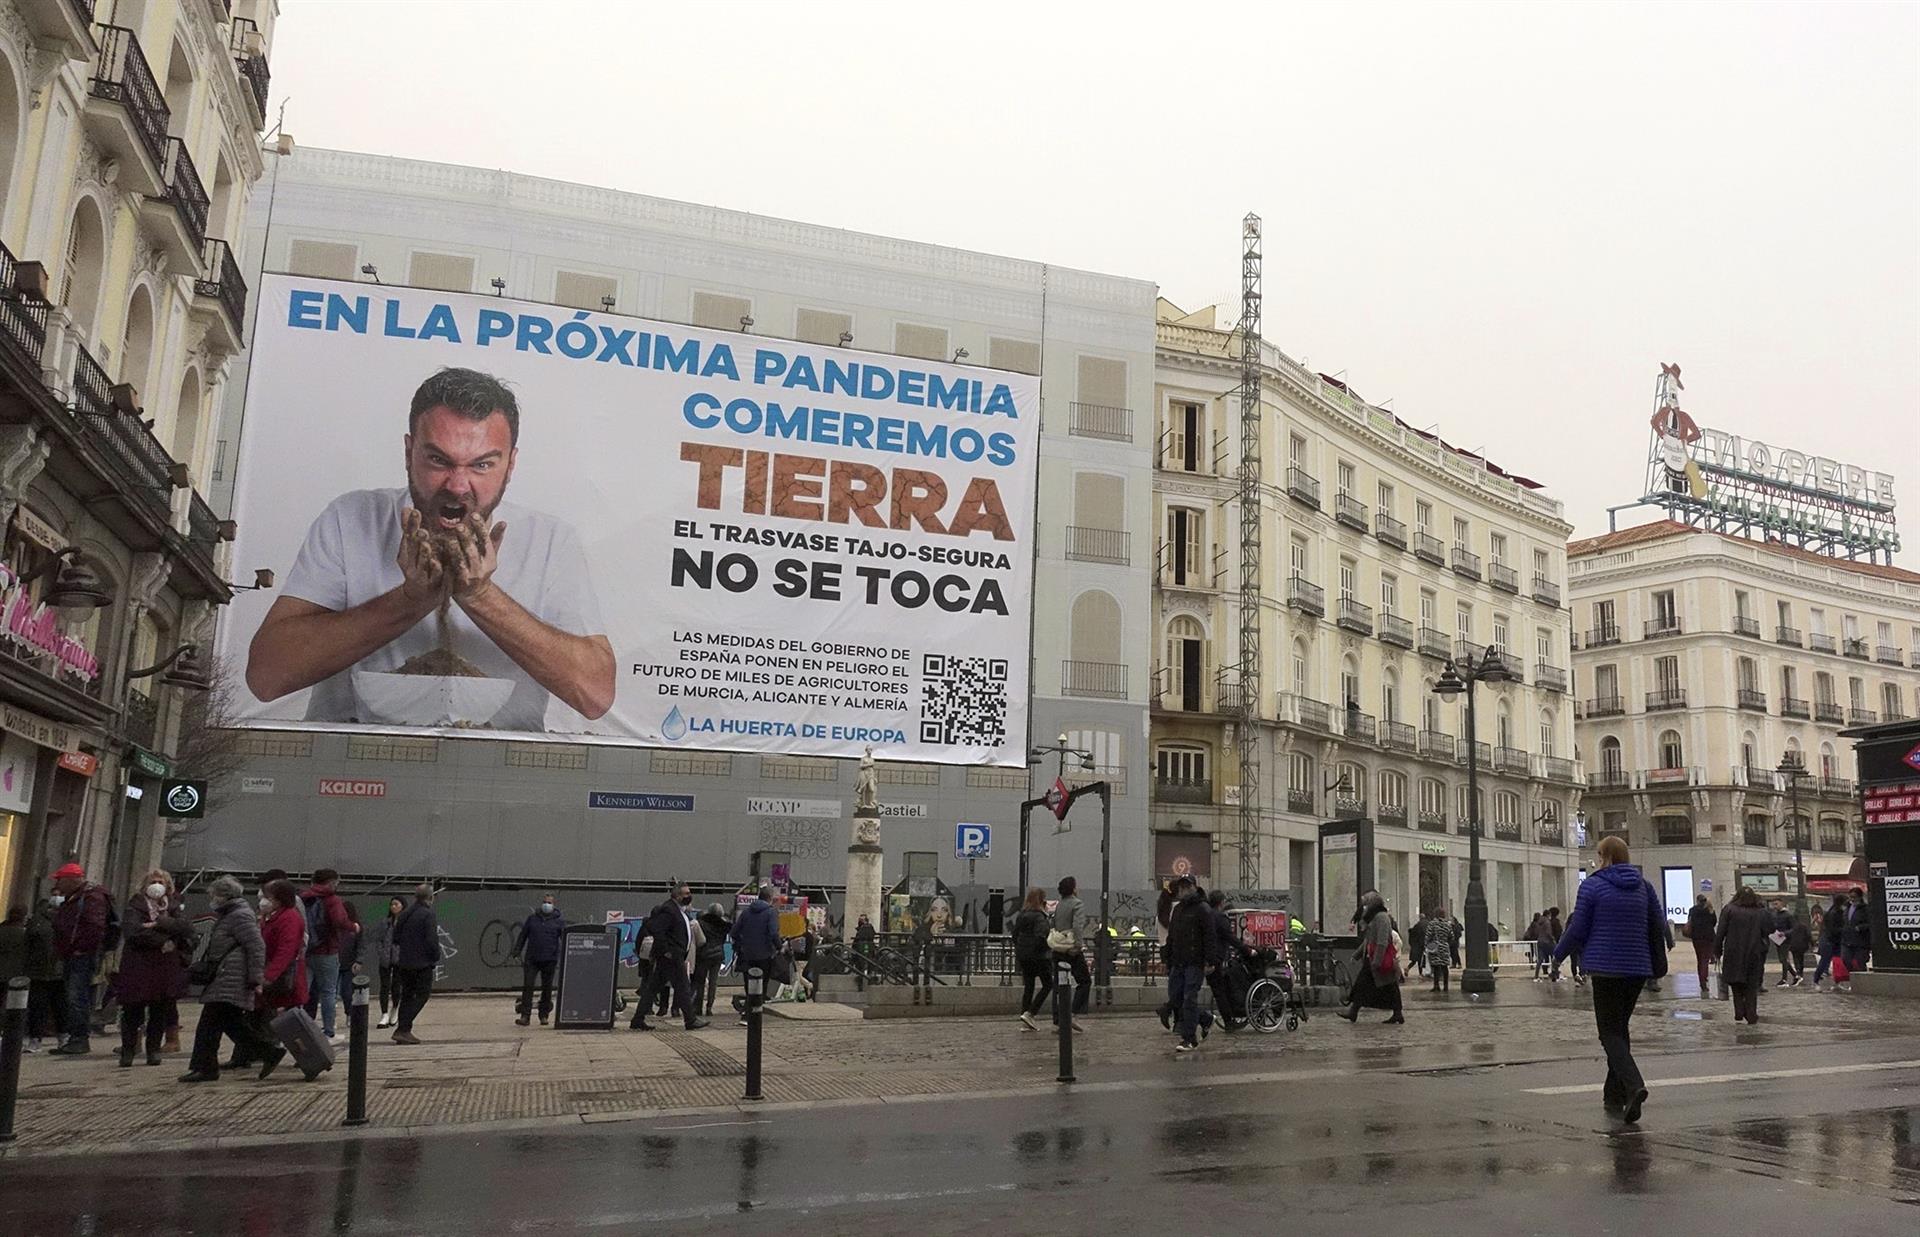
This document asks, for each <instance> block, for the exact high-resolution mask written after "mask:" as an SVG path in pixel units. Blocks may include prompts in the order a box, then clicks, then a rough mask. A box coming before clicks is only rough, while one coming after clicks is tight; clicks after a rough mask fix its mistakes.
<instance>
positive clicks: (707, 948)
mask: <svg viewBox="0 0 1920 1237" xmlns="http://www.w3.org/2000/svg"><path fill="white" fill-rule="evenodd" d="M862 918H863V919H864V918H865V916H862ZM732 930H733V925H732V924H730V923H728V922H727V908H726V907H724V906H722V905H721V904H720V903H718V902H715V903H714V904H713V905H711V906H709V907H707V909H706V910H704V911H701V912H700V952H698V953H696V954H695V955H694V956H693V1004H694V1008H695V1009H697V1010H699V1011H701V1012H702V1013H704V1014H705V1015H706V1016H707V1017H709V1018H711V1017H713V998H714V996H715V995H716V993H717V992H718V990H719V987H720V967H721V966H722V965H723V964H724V963H725V962H726V960H727V933H728V932H730V931H732Z"/></svg>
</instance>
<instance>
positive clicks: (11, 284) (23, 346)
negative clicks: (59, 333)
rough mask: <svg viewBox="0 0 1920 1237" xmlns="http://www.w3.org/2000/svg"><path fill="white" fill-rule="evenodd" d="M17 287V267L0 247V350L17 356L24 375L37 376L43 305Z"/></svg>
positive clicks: (44, 320)
mask: <svg viewBox="0 0 1920 1237" xmlns="http://www.w3.org/2000/svg"><path fill="white" fill-rule="evenodd" d="M19 284H20V263H19V261H18V260H17V259H15V258H14V256H13V252H12V251H11V250H9V249H8V248H7V247H6V246H5V245H0V347H4V348H8V349H10V350H13V351H16V352H18V353H20V355H21V357H22V358H23V359H24V360H25V361H26V362H27V364H26V366H25V368H26V371H27V372H28V373H34V374H37V373H39V372H40V363H41V356H42V354H43V353H44V352H45V351H46V347H47V302H46V301H44V300H42V299H41V298H40V297H39V296H38V295H37V294H34V293H30V292H23V291H21V290H20V287H19Z"/></svg>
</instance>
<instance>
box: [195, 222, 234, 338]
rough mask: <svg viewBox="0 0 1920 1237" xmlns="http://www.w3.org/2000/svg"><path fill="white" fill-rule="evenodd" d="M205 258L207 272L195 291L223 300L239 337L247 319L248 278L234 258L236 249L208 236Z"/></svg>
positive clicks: (204, 267) (196, 283)
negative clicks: (243, 276) (246, 278)
mask: <svg viewBox="0 0 1920 1237" xmlns="http://www.w3.org/2000/svg"><path fill="white" fill-rule="evenodd" d="M203 257H204V259H205V261H204V264H203V269H204V270H205V271H206V274H204V275H203V276H201V277H200V278H199V279H196V280H194V281H193V290H194V293H195V294H196V295H198V296H210V297H213V298H214V299H215V300H217V301H219V302H220V308H221V309H222V310H224V311H225V312H226V315H227V321H228V322H230V323H232V324H233V333H234V335H235V336H238V335H240V334H241V333H242V332H243V331H245V330H246V321H247V281H246V280H245V279H243V278H241V275H240V264H239V263H238V262H235V261H234V260H233V249H232V248H231V247H230V246H228V244H227V242H225V241H223V240H220V239H219V238H217V237H210V238H208V240H207V244H206V248H205V251H204V254H203Z"/></svg>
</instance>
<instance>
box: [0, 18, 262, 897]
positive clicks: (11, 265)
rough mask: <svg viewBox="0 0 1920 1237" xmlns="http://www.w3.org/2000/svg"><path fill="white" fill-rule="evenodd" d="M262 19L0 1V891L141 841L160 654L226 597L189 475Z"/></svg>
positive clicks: (219, 545)
mask: <svg viewBox="0 0 1920 1237" xmlns="http://www.w3.org/2000/svg"><path fill="white" fill-rule="evenodd" d="M274 15H275V7H274V5H273V4H272V3H270V2H269V0H240V3H237V4H231V5H230V4H228V3H224V2H222V3H212V2H209V0H146V2H145V3H141V2H139V0H118V2H117V3H115V4H113V5H106V4H101V3H95V2H93V0H5V2H4V3H0V523H4V527H5V537H6V540H5V547H4V552H3V553H0V594H3V595H4V598H5V606H6V614H7V627H6V638H5V640H4V642H3V645H0V702H3V703H4V717H5V738H4V744H5V748H4V754H3V755H0V893H4V894H5V895H6V897H5V899H4V900H5V902H6V903H7V904H8V905H11V904H13V903H14V902H15V901H18V900H23V899H25V898H27V897H29V896H31V894H32V893H34V892H35V891H36V890H37V889H39V888H40V887H41V886H40V882H41V881H42V879H43V878H44V876H45V874H46V871H47V869H48V868H49V867H50V866H52V865H53V864H56V863H59V862H64V861H66V860H69V859H77V860H79V861H81V862H82V863H84V864H86V865H87V867H88V869H89V871H90V873H91V874H93V875H94V876H95V877H96V878H98V879H101V880H103V881H105V882H106V883H108V884H109V885H110V886H112V887H113V888H114V890H115V892H116V893H124V892H125V891H126V889H127V887H128V886H129V885H130V883H131V881H132V880H133V879H134V878H136V877H137V876H138V875H139V873H140V872H142V871H144V869H145V868H146V867H148V866H150V865H151V864H152V863H154V862H156V861H157V860H158V859H159V858H160V855H161V853H162V848H163V843H164V840H165V830H164V829H163V828H162V827H161V826H160V824H159V822H158V818H157V814H156V812H155V810H154V808H155V800H157V797H158V796H157V795H156V796H152V797H150V798H139V797H134V796H135V795H139V794H141V793H142V792H144V791H150V790H153V789H156V788H157V786H158V778H159V777H160V776H161V775H162V774H164V773H165V772H166V771H168V769H169V768H170V760H169V753H170V752H171V751H172V750H173V749H174V746H175V745H176V743H179V742H181V741H182V732H183V726H184V727H185V729H186V730H188V731H191V730H192V712H193V711H192V709H191V707H190V705H191V702H192V700H193V699H194V696H193V694H192V688H193V687H195V686H197V680H198V677H199V676H198V672H197V668H196V666H195V658H194V656H192V655H189V654H188V653H186V652H182V650H183V649H185V648H189V647H191V648H192V649H193V651H194V652H195V653H197V652H198V648H199V646H201V645H204V644H205V643H206V642H207V640H208V639H209V638H210V637H211V634H212V628H213V609H214V607H216V606H218V605H220V604H222V603H224V602H225V601H226V600H228V599H229V597H230V596H231V593H230V591H229V586H228V584H227V571H228V564H227V562H226V554H225V546H226V542H227V540H228V539H229V538H230V536H231V530H230V529H229V528H225V527H223V526H222V524H221V522H220V521H219V520H218V519H217V518H215V516H214V514H213V511H212V508H211V507H210V506H209V504H208V503H207V502H206V501H205V499H204V498H203V497H202V496H201V495H202V491H203V490H204V488H205V486H206V479H207V475H208V473H209V472H210V471H211V458H212V443H213V441H214V435H213V432H212V419H213V409H214V407H215V405H216V403H217V401H218V400H219V398H220V396H221V392H222V389H223V387H224V385H225V384H226V382H227V379H228V373H229V370H230V368H231V361H232V358H233V356H234V355H235V354H236V352H237V351H238V349H239V348H240V345H241V339H242V335H243V332H244V329H245V315H246V300H247V288H246V283H245V280H244V279H242V278H241V277H240V275H239V268H238V266H237V264H236V263H235V261H234V259H233V256H232V254H231V252H230V251H229V250H228V248H227V239H228V238H231V237H234V236H236V235H237V234H238V229H239V227H240V224H241V222H242V220H243V219H244V217H245V213H246V201H247V196H248V192H249V189H250V187H251V186H252V184H253V183H254V182H255V181H256V180H257V179H258V178H259V175H260V172H261V169H262V155H261V146H260V140H261V139H260V134H261V132H262V130H263V129H264V127H265V124H266V99H267V82H268V72H267V52H268V47H269V45H270V42H271V37H272V30H273V18H274ZM175 653H179V654H180V655H179V656H178V657H175V658H174V659H173V661H171V662H168V661H167V659H168V658H169V656H170V655H172V654H175ZM163 662H165V663H167V664H166V665H165V666H162V665H161V663H163ZM189 671H192V672H189ZM143 672H144V673H143ZM188 737H191V736H190V735H189V736H188Z"/></svg>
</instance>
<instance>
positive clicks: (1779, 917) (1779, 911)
mask: <svg viewBox="0 0 1920 1237" xmlns="http://www.w3.org/2000/svg"><path fill="white" fill-rule="evenodd" d="M1792 932H1793V915H1792V913H1791V912H1789V911H1788V910H1787V904H1786V903H1784V902H1775V903H1774V904H1773V932H1772V934H1771V935H1770V936H1769V937H1768V939H1769V940H1771V941H1772V942H1773V954H1774V957H1775V958H1777V959H1779V962H1780V978H1779V979H1778V980H1777V981H1776V982H1775V983H1774V985H1773V986H1774V987H1776V988H1784V987H1786V986H1787V985H1788V984H1790V983H1792V982H1793V965H1792V963H1791V962H1790V961H1789V958H1788V954H1787V937H1788V936H1789V935H1791V934H1792Z"/></svg>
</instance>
